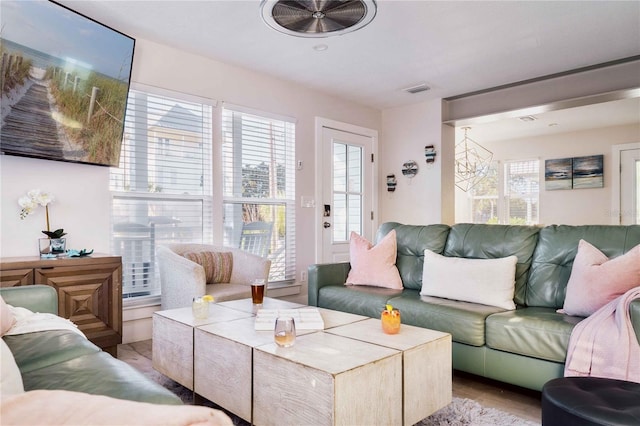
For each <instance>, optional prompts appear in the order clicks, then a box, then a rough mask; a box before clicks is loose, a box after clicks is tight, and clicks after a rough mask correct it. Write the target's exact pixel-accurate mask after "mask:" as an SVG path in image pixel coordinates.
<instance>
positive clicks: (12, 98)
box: [0, 0, 135, 167]
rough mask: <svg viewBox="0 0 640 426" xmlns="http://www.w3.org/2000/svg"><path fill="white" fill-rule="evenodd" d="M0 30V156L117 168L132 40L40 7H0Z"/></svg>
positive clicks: (48, 4) (8, 3)
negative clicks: (0, 88)
mask: <svg viewBox="0 0 640 426" xmlns="http://www.w3.org/2000/svg"><path fill="white" fill-rule="evenodd" d="M0 28H1V30H0V48H1V51H2V74H1V76H2V77H3V78H2V117H1V119H2V121H1V124H0V126H1V127H0V151H2V152H3V153H4V154H11V155H19V156H26V157H35V158H43V159H47V160H58V161H70V162H77V163H86V164H96V165H101V166H115V167H117V166H118V161H119V157H120V146H121V144H122V136H123V131H124V118H125V112H126V109H127V94H128V91H129V83H130V78H131V67H132V63H133V51H134V47H135V40H134V39H133V38H131V37H129V36H127V35H125V34H122V33H121V32H119V31H116V30H114V29H112V28H109V27H107V26H105V25H103V24H101V23H99V22H97V21H94V20H93V19H90V18H88V17H86V16H83V15H81V14H79V13H76V12H74V11H72V10H70V9H68V8H66V7H65V6H62V5H61V4H58V3H55V2H52V1H45V0H35V1H22V0H18V1H16V0H2V21H1V26H0Z"/></svg>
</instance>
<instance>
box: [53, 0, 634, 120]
mask: <svg viewBox="0 0 640 426" xmlns="http://www.w3.org/2000/svg"><path fill="white" fill-rule="evenodd" d="M60 3H62V4H64V5H66V6H68V7H69V8H71V9H73V10H76V11H77V12H80V13H83V14H85V15H87V16H89V17H91V18H93V19H95V20H97V21H99V22H102V23H104V24H106V25H109V26H111V27H113V28H115V29H117V30H119V31H121V32H124V33H125V34H128V35H130V36H132V37H134V38H142V39H147V40H151V41H155V42H158V43H162V44H166V45H169V46H173V47H176V48H179V49H181V50H184V51H189V52H192V53H195V54H199V55H203V56H206V57H209V58H212V59H215V60H219V61H222V62H225V63H229V64H234V65H237V66H241V67H244V68H248V69H252V70H255V71H258V72H260V73H264V74H269V75H272V76H274V77H277V78H281V79H284V80H290V81H294V82H297V83H299V84H302V85H304V86H306V87H309V88H312V89H315V90H319V91H322V92H326V93H329V94H331V95H334V96H337V97H340V98H343V99H347V100H351V101H354V102H357V103H359V104H362V105H366V106H370V107H372V108H376V109H381V110H382V109H386V108H393V107H398V106H403V105H408V104H412V103H417V102H422V101H424V100H427V99H438V98H447V97H451V96H455V95H460V94H464V93H469V92H473V91H477V90H482V89H487V88H491V87H496V86H500V85H504V84H510V83H515V82H519V81H523V80H527V79H532V78H538V77H541V76H545V75H550V74H554V73H558V72H564V71H569V70H573V69H577V68H581V67H586V66H591V65H595V64H601V63H604V62H608V61H613V60H618V59H622V58H627V57H631V56H635V55H640V2H638V1H621V2H617V1H593V2H590V1H512V2H504V1H497V2H489V1H472V2H463V1H420V0H414V1H402V0H378V1H377V5H378V10H377V15H376V17H375V18H374V19H373V21H372V22H371V23H370V24H369V25H367V26H366V27H364V28H362V29H360V30H358V31H356V32H352V33H349V34H345V35H342V36H338V37H329V38H314V39H307V38H300V37H293V36H290V35H285V34H282V33H280V32H277V31H275V30H273V29H271V28H269V27H268V26H267V25H265V23H264V22H263V20H262V17H261V15H260V1H259V0H227V1H222V0H207V1H203V0H200V1H188V0H183V1H166V0H165V1H154V0H145V1H114V0H92V1H87V0H83V1H78V0H61V1H60ZM319 44H324V45H326V46H327V49H326V50H324V51H317V50H314V48H313V47H314V46H316V45H319ZM418 83H426V84H427V85H428V86H429V87H430V88H431V90H429V91H427V92H422V93H419V94H413V95H412V94H408V93H406V92H404V91H402V89H403V88H406V87H410V86H414V85H416V84H418ZM600 106H601V107H602V106H603V105H602V104H601V105H600ZM620 107H621V108H622V107H626V109H625V111H626V112H625V113H624V114H623V115H624V116H625V117H629V116H630V115H634V114H635V121H636V122H637V121H638V116H639V115H640V109H639V105H638V103H637V102H635V103H634V102H633V101H631V102H622V103H621V105H620ZM618 112H619V111H618ZM556 113H558V118H553V120H557V121H560V120H561V119H564V118H563V116H562V114H561V113H560V112H556ZM594 115H596V116H599V117H601V116H602V115H603V112H602V110H601V111H599V112H597V113H596V112H594ZM604 115H605V116H610V115H611V116H612V117H611V118H615V119H616V120H618V121H619V118H620V114H618V113H616V114H615V116H614V115H613V114H611V113H609V112H607V109H605V112H604ZM538 121H539V120H538ZM538 121H536V122H538ZM580 121H582V123H584V122H585V120H584V117H582V120H580ZM600 121H602V118H600ZM536 122H534V123H536ZM538 124H541V123H538ZM530 127H534V126H530ZM537 127H540V128H542V126H537ZM553 127H560V126H553ZM544 129H545V130H546V131H549V129H550V127H549V126H548V125H545V126H544ZM555 130H557V129H555ZM504 131H506V130H504Z"/></svg>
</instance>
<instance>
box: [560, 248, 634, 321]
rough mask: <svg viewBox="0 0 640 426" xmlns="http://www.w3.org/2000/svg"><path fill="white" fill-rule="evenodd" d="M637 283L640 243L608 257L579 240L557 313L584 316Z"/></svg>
mask: <svg viewBox="0 0 640 426" xmlns="http://www.w3.org/2000/svg"><path fill="white" fill-rule="evenodd" d="M637 286H640V245H637V246H635V247H634V248H632V249H631V250H629V251H628V252H627V253H625V254H623V255H622V256H618V257H616V258H613V259H611V260H609V258H608V257H607V256H606V255H605V254H604V253H602V252H601V251H600V250H598V249H597V248H595V247H594V246H593V245H591V244H589V243H588V242H586V241H584V240H580V242H579V243H578V253H577V254H576V258H575V259H574V261H573V267H572V269H571V276H570V277H569V282H568V283H567V295H566V297H565V299H564V306H563V307H562V310H561V311H560V312H563V313H565V314H567V315H574V316H581V317H588V316H589V315H591V314H593V313H594V312H595V311H597V310H598V309H600V308H601V307H603V306H604V305H606V304H607V303H609V302H610V301H612V300H613V299H615V298H616V297H619V296H621V295H623V294H624V293H626V292H627V290H630V289H632V288H634V287H637Z"/></svg>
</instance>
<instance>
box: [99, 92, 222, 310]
mask: <svg viewBox="0 0 640 426" xmlns="http://www.w3.org/2000/svg"><path fill="white" fill-rule="evenodd" d="M131 90H132V91H137V92H143V93H146V94H147V95H150V96H158V97H161V98H165V99H168V100H170V101H173V100H175V101H177V102H184V103H195V104H201V105H206V106H209V107H211V111H210V114H209V116H208V118H205V119H206V120H208V122H207V123H206V125H207V126H208V134H206V136H207V137H205V138H204V139H203V143H205V145H204V148H203V151H204V152H203V153H204V156H205V157H204V158H203V159H202V165H203V166H204V168H203V173H204V174H203V175H202V177H201V179H202V185H203V191H202V193H201V194H171V193H158V192H153V191H147V192H143V191H135V192H134V191H121V190H111V188H112V186H111V182H110V193H111V211H110V215H111V219H112V229H113V214H114V208H115V207H114V206H115V204H116V203H117V202H118V201H119V200H126V201H133V202H136V201H142V202H147V201H148V202H153V201H160V202H162V201H169V202H172V203H175V202H178V203H180V202H186V203H189V202H199V203H201V204H202V210H203V211H202V216H201V218H202V232H201V235H200V236H198V238H197V241H190V242H201V243H211V240H212V236H213V224H212V215H213V213H212V211H213V197H212V192H213V191H212V170H211V169H212V150H213V129H214V128H215V127H216V123H215V122H214V119H213V118H214V112H215V106H216V104H217V102H216V101H215V100H212V99H208V98H203V97H199V96H194V95H190V94H185V93H180V92H175V91H171V90H167V89H161V88H158V87H153V86H148V85H144V84H140V83H132V84H131ZM156 146H157V148H158V149H159V153H160V155H161V156H162V155H163V154H164V152H163V151H162V150H163V149H166V143H163V142H160V141H158V143H157V144H156ZM123 149H124V143H123ZM145 158H147V157H145ZM121 164H122V159H121ZM145 164H146V163H145ZM149 170H150V169H149V167H146V168H144V170H142V173H143V175H145V176H146V174H147V173H148V171H149ZM139 171H140V170H139ZM174 172H175V171H174ZM112 178H113V176H112V177H111V178H110V180H111V179H112ZM152 232H155V231H152ZM114 238H115V236H114V235H112V238H111V239H112V241H111V246H112V252H117V251H118V250H119V249H120V248H121V247H120V245H118V247H119V248H118V250H115V245H116V243H115V241H114ZM184 242H187V241H184ZM145 249H146V248H145ZM152 250H153V252H154V253H155V247H152ZM123 257H124V255H123ZM123 260H124V259H123ZM156 263H157V262H156V261H155V257H153V261H152V265H151V267H150V268H149V269H150V271H151V275H152V276H150V277H148V279H150V280H152V281H151V283H150V284H149V286H148V287H149V288H150V293H151V294H149V295H143V296H132V297H125V298H124V302H123V304H124V305H140V304H147V303H157V302H158V301H159V300H160V283H159V276H158V272H157V271H158V268H157V267H155V264H156ZM132 268H133V267H132ZM127 273H131V272H130V271H128V270H127V268H126V265H123V286H124V281H125V280H126V278H125V277H124V275H125V274H127ZM123 294H128V293H124V292H123ZM123 297H124V296H123Z"/></svg>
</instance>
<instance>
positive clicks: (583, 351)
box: [564, 287, 640, 383]
mask: <svg viewBox="0 0 640 426" xmlns="http://www.w3.org/2000/svg"><path fill="white" fill-rule="evenodd" d="M638 298H640V287H636V288H633V289H631V290H629V291H627V292H626V293H625V294H623V295H622V296H620V297H618V298H616V299H614V300H612V301H611V302H609V303H607V304H606V305H604V306H603V307H602V308H600V309H599V310H598V311H596V312H595V313H594V314H593V315H591V316H589V317H587V318H585V319H584V320H582V321H581V322H580V323H578V325H576V326H575V327H574V329H573V331H572V332H571V339H570V340H569V350H568V352H567V361H566V363H565V369H564V375H565V376H593V377H608V378H612V379H620V380H627V381H630V382H637V383H640V345H639V344H638V340H637V338H636V335H635V333H634V330H633V326H632V325H631V318H630V317H629V304H630V303H631V301H632V300H634V299H638Z"/></svg>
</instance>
